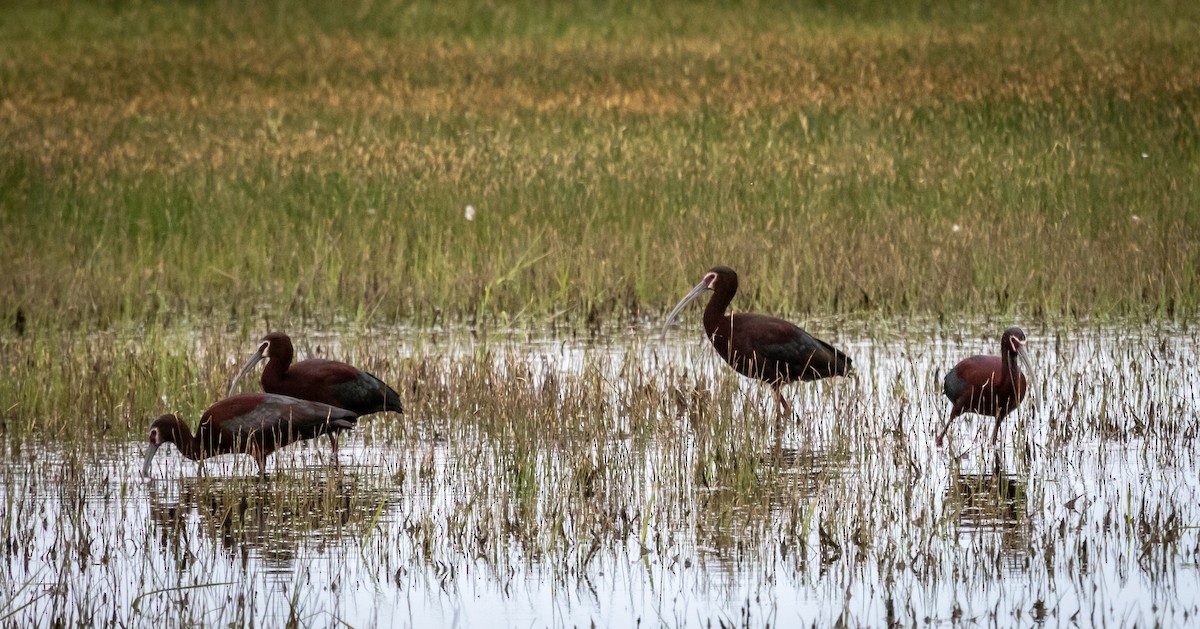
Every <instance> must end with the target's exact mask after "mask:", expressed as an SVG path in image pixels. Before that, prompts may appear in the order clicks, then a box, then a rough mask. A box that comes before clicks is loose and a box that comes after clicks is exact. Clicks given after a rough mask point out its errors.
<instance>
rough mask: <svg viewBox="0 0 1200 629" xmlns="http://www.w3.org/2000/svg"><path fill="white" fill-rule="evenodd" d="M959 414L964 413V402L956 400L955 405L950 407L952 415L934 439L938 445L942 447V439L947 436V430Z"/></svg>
mask: <svg viewBox="0 0 1200 629" xmlns="http://www.w3.org/2000/svg"><path fill="white" fill-rule="evenodd" d="M959 415H962V404H960V403H958V402H955V403H954V407H953V408H951V409H950V417H949V418H948V419H946V424H945V425H944V426H942V429H941V430H940V431H938V434H937V439H936V440H935V441H934V444H935V445H937V447H939V448H940V447H942V440H943V439H945V438H946V431H947V430H950V424H951V423H952V422H953V421H954V418H955V417H958V416H959Z"/></svg>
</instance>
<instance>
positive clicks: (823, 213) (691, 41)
mask: <svg viewBox="0 0 1200 629" xmlns="http://www.w3.org/2000/svg"><path fill="white" fill-rule="evenodd" d="M835 4H839V5H840V4H841V3H835ZM3 12H4V20H3V21H2V22H0V216H2V220H3V226H4V229H3V230H2V233H0V265H2V266H3V268H4V269H5V272H4V279H3V280H2V283H0V316H3V317H6V318H7V319H8V321H9V322H10V323H13V322H16V321H17V320H18V319H19V320H20V321H22V322H23V325H24V324H28V325H41V326H50V327H57V326H65V327H71V326H76V325H80V324H82V325H86V326H88V327H94V326H97V325H98V326H100V327H106V326H107V325H110V324H113V323H120V322H124V321H130V322H134V323H136V324H147V323H156V322H157V323H164V322H165V323H169V322H172V321H177V320H178V319H179V318H180V317H183V316H191V317H203V318H208V317H212V316H218V317H231V318H232V319H233V320H234V321H236V322H238V323H239V324H241V325H254V326H259V325H260V322H261V320H262V319H264V318H269V319H275V320H278V319H286V320H292V321H296V320H304V321H306V322H310V323H312V324H314V325H318V326H324V325H329V324H330V323H332V322H333V321H335V320H340V321H345V320H350V321H355V322H358V323H367V324H371V325H381V324H388V323H394V322H408V323H413V324H418V325H423V324H429V323H439V322H441V321H444V320H447V319H448V320H451V321H460V320H471V321H499V322H501V323H505V322H512V321H525V322H532V323H534V324H539V323H542V322H546V321H550V320H556V321H557V320H565V321H570V322H576V323H580V322H596V321H607V320H613V319H615V320H617V321H622V320H628V318H629V317H631V316H633V317H636V316H639V315H647V314H651V315H652V314H657V313H660V312H661V311H663V310H664V309H665V308H667V307H669V305H670V301H671V298H672V297H673V296H675V295H676V294H677V293H678V291H679V289H680V287H681V286H685V285H686V284H687V282H688V281H690V280H691V279H692V278H693V277H694V276H695V274H696V273H698V272H700V271H702V270H703V269H706V268H708V267H710V266H712V265H713V264H716V263H724V264H729V265H730V266H733V267H734V268H736V269H737V270H738V271H740V272H742V273H743V275H744V277H745V278H746V282H745V284H746V286H745V288H746V289H748V290H747V292H746V293H745V295H744V297H743V301H742V302H741V303H740V307H743V308H747V309H751V308H753V309H759V310H765V311H769V312H777V313H781V314H782V313H795V312H816V311H819V312H840V313H864V314H868V315H873V314H878V313H885V314H893V315H895V314H900V315H907V314H913V313H922V314H945V315H955V314H961V313H963V312H967V313H977V314H978V313H993V312H1010V313H1011V312H1021V313H1025V314H1032V315H1047V316H1055V315H1061V316H1069V317H1070V316H1093V315H1109V314H1116V315H1120V314H1137V315H1149V316H1165V317H1183V316H1187V315H1189V314H1194V313H1195V312H1196V311H1197V307H1198V306H1200V279H1198V277H1197V269H1198V268H1200V214H1198V212H1197V210H1196V201H1197V199H1198V198H1200V195H1198V194H1197V192H1198V191H1197V186H1200V177H1198V176H1197V174H1198V170H1200V144H1198V137H1200V133H1198V130H1200V112H1198V110H1197V105H1196V103H1197V102H1200V101H1198V99H1197V98H1196V95H1197V93H1198V88H1200V65H1198V64H1200V61H1197V60H1200V41H1198V40H1197V38H1196V37H1195V36H1194V35H1195V27H1196V25H1197V23H1200V9H1198V8H1197V7H1196V6H1195V5H1194V3H1189V2H1155V3H1151V4H1149V5H1145V6H1143V5H1138V6H1133V5H1126V4H1124V3H1118V2H1069V1H1066V2H1059V3H1050V4H1049V5H1043V3H1036V4H1031V3H1025V2H999V3H982V4H975V5H972V6H970V7H950V6H946V7H940V8H939V7H938V6H937V5H936V4H934V5H930V4H929V3H924V2H898V3H890V2H888V3H883V2H880V3H874V2H866V1H864V2H857V3H849V5H847V6H845V7H838V8H835V7H833V6H832V5H828V6H827V5H826V3H779V4H776V3H768V2H761V3H760V2H751V3H715V4H713V5H709V6H705V7H697V6H694V5H692V4H690V3H653V4H652V5H646V4H645V3H622V2H612V3H579V4H570V3H567V4H553V5H538V4H531V3H502V4H499V5H485V6H477V5H476V4H475V3H469V4H458V3H453V2H451V3H428V4H422V3H415V4H398V3H386V2H385V3H370V2H368V3H359V4H353V3H352V4H346V5H343V4H340V3H334V4H328V3H317V2H303V1H296V2H293V1H290V0H276V1H274V2H267V3H258V4H256V5H254V6H253V7H246V6H243V5H240V4H228V3H223V2H201V3H183V4H180V3H167V4H160V3H141V2H131V3H117V4H112V5H109V4H101V3H97V4H91V3H32V2H30V3H15V4H10V5H7V6H6V8H5V9H4V10H3ZM467 206H471V207H472V208H473V209H474V213H473V218H472V219H468V218H467V212H466V208H467ZM256 329H257V328H256Z"/></svg>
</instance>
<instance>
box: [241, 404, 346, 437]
mask: <svg viewBox="0 0 1200 629" xmlns="http://www.w3.org/2000/svg"><path fill="white" fill-rule="evenodd" d="M357 421H358V415H356V414H354V413H353V412H351V411H348V410H345V409H342V408H337V407H335V406H329V405H328V404H321V403H320V402H309V401H307V400H298V399H296V398H291V397H287V396H285V395H274V394H271V393H267V394H264V395H263V396H262V401H261V402H259V403H258V404H257V405H255V406H254V407H253V408H251V409H249V410H247V411H246V412H244V413H241V414H239V415H236V416H233V417H229V418H226V419H225V420H224V421H222V422H221V429H222V430H223V431H228V432H229V433H231V434H232V435H233V436H234V437H236V438H237V439H239V440H245V439H249V438H250V436H251V435H252V434H254V433H258V432H263V431H271V432H280V433H283V434H291V435H295V436H296V437H297V438H300V439H310V438H312V437H315V436H317V435H321V434H325V433H327V432H337V431H338V430H345V429H348V428H351V427H353V426H354V424H355V423H356V422H357Z"/></svg>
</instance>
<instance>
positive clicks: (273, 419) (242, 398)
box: [142, 393, 358, 476]
mask: <svg viewBox="0 0 1200 629" xmlns="http://www.w3.org/2000/svg"><path fill="white" fill-rule="evenodd" d="M356 423H358V415H357V414H355V413H354V412H353V411H348V410H346V409H343V408H335V407H333V406H329V405H328V404H321V403H319V402H310V401H308V400H297V399H296V398H292V397H288V396H286V395H273V394H271V393H245V394H242V395H235V396H233V397H229V398H225V399H224V400H221V401H220V402H217V403H216V404H213V405H212V406H210V407H208V409H207V410H205V411H204V415H203V416H201V417H200V424H199V425H198V426H197V427H196V433H195V434H192V430H191V428H188V425H187V423H186V422H184V421H183V420H181V419H179V417H177V416H175V415H163V416H161V417H159V418H158V419H156V420H154V423H152V424H150V436H149V438H148V441H149V446H148V447H147V448H146V461H145V463H143V464H142V476H150V463H151V462H152V461H153V460H154V453H155V452H157V451H158V448H159V446H161V445H162V444H164V443H168V442H169V443H173V444H175V447H176V448H179V452H181V453H182V454H183V456H186V457H187V458H189V459H192V460H193V461H201V460H203V459H207V458H208V457H210V456H217V455H220V454H237V453H245V454H249V455H250V456H252V457H254V461H255V462H256V463H258V473H259V475H261V476H266V475H267V457H268V456H270V454H271V453H272V452H274V451H275V450H278V449H279V448H282V447H284V446H287V445H290V444H293V443H295V442H297V441H302V440H304V439H313V438H316V437H318V436H320V435H330V436H333V435H334V434H335V433H338V432H340V431H343V430H349V429H351V428H353V427H354V426H355V424H356Z"/></svg>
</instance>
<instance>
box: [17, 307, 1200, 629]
mask: <svg viewBox="0 0 1200 629" xmlns="http://www.w3.org/2000/svg"><path fill="white" fill-rule="evenodd" d="M1030 332H1031V334H1030V348H1031V349H1032V350H1033V358H1034V365H1035V369H1036V371H1035V376H1034V390H1033V392H1032V397H1031V399H1029V400H1027V401H1026V403H1025V405H1024V406H1022V408H1021V409H1020V410H1019V411H1018V412H1017V413H1015V414H1014V415H1013V416H1010V418H1009V419H1008V420H1007V421H1006V422H1005V423H1004V427H1003V431H1002V442H1001V444H1000V445H999V446H998V447H994V448H993V447H992V446H991V445H990V444H989V443H988V441H987V438H988V436H989V434H990V428H991V420H990V418H974V417H973V416H967V417H964V418H962V419H961V420H960V421H958V422H957V423H956V424H955V426H954V427H953V428H952V429H951V432H950V436H949V437H948V441H947V447H946V448H943V449H938V448H936V447H934V445H933V437H932V434H933V431H934V429H935V426H936V425H937V424H938V423H939V422H940V421H942V418H944V417H945V415H946V412H947V410H948V406H949V403H948V402H946V401H945V400H944V399H943V398H942V397H941V395H940V386H939V385H940V378H941V376H942V375H943V374H944V372H945V369H946V368H948V367H949V366H951V365H953V364H954V363H955V362H956V361H957V360H958V359H960V358H963V357H965V356H967V355H970V354H975V353H984V352H986V353H992V352H993V351H995V347H994V346H995V345H997V344H998V341H997V340H996V339H995V338H990V339H986V340H985V339H979V338H961V339H960V338H951V337H948V336H945V335H942V334H940V333H939V332H938V331H937V330H932V331H931V330H918V331H916V332H911V331H902V332H892V333H879V332H877V331H866V330H863V331H854V330H849V331H843V332H842V333H841V334H840V335H838V336H836V337H832V336H830V335H823V336H827V337H830V340H833V341H835V344H837V345H839V346H840V347H841V348H843V349H844V350H845V351H846V352H847V353H848V354H850V355H851V356H852V357H853V358H854V359H855V361H856V367H857V369H858V375H857V377H855V378H850V379H838V380H834V381H827V382H822V383H817V384H807V385H806V384H801V385H794V386H792V387H789V388H788V389H787V392H788V394H789V397H790V399H791V401H792V403H793V405H794V416H793V417H791V418H788V419H786V420H785V421H783V422H776V421H775V417H774V410H773V407H772V402H771V396H770V392H769V390H768V389H767V388H766V387H764V386H761V385H758V384H756V383H752V382H749V381H746V380H744V379H741V378H738V377H735V376H733V375H731V374H730V373H729V371H728V370H727V369H726V368H725V367H724V366H723V365H721V364H720V363H719V362H718V359H716V358H715V356H714V355H713V353H712V351H711V350H710V349H709V348H708V347H706V346H705V345H704V344H703V341H702V339H699V338H698V335H695V337H694V336H688V335H684V334H682V333H681V334H673V335H672V336H670V337H669V338H668V341H667V343H666V344H659V343H657V341H656V340H651V338H652V337H653V336H654V334H653V332H652V331H649V330H647V331H644V334H643V336H644V338H641V337H639V340H637V341H635V342H633V343H630V344H621V345H613V344H607V343H603V342H589V341H587V340H578V341H575V340H569V341H563V340H547V339H524V340H513V339H508V340H493V341H488V342H486V343H484V344H483V346H482V347H481V345H480V341H477V340H476V341H471V340H469V339H468V340H463V341H460V342H456V343H441V344H439V345H437V346H427V347H420V348H418V349H417V350H416V351H415V352H413V353H412V354H411V355H409V357H408V360H409V361H410V362H408V363H404V364H402V365H401V366H400V367H398V368H397V372H396V373H389V374H380V375H384V376H385V377H386V378H387V379H390V380H393V381H400V382H404V381H405V379H406V378H418V377H419V378H422V379H423V381H422V382H421V383H420V385H421V388H420V390H419V391H418V392H417V393H411V391H413V389H411V388H409V387H403V388H405V389H406V391H407V392H409V393H408V395H410V396H420V399H413V400H410V399H406V404H407V405H408V408H409V412H408V414H407V415H406V416H405V417H404V418H397V417H388V416H375V417H373V418H369V419H365V420H363V423H362V424H361V425H360V428H359V429H358V430H357V431H356V432H355V433H354V434H353V435H351V436H349V437H343V439H342V440H341V441H342V448H341V452H340V456H339V461H340V465H339V466H337V467H336V468H335V467H333V466H332V465H331V464H330V455H329V450H328V444H327V443H326V442H324V441H320V442H314V443H310V444H302V445H300V446H296V447H293V448H289V449H286V450H284V451H281V452H278V453H276V455H274V456H273V457H272V459H271V462H270V464H269V466H268V470H269V472H270V475H269V478H267V479H266V480H258V479H255V478H253V477H252V474H253V473H254V469H255V468H254V464H253V463H252V461H250V459H249V457H245V456H237V457H232V456H229V457H220V458H216V459H211V460H209V461H207V462H206V463H205V464H204V465H203V469H202V470H201V468H200V466H198V465H197V464H195V463H193V462H191V461H188V460H186V459H183V458H182V457H180V456H179V454H178V453H177V452H176V451H175V450H174V449H173V448H172V447H164V448H163V449H162V450H160V454H159V457H158V458H157V459H156V461H155V463H154V466H153V478H152V480H150V481H146V480H144V479H142V478H140V476H139V475H138V471H139V470H140V462H141V455H142V444H141V443H140V442H124V443H122V442H112V441H105V440H103V439H102V438H98V440H97V441H96V442H95V443H91V444H87V445H81V446H77V447H73V448H66V447H62V446H53V445H45V444H43V443H40V442H39V443H33V442H32V440H29V439H25V440H23V441H17V440H14V439H11V438H9V439H7V440H6V441H5V448H4V453H3V458H4V470H5V471H4V483H3V485H2V487H0V493H3V501H2V502H0V505H3V507H2V508H3V509H4V511H3V514H2V515H0V525H2V527H3V542H4V544H3V554H4V556H5V562H4V564H5V565H4V566H3V569H2V570H3V574H4V576H3V579H0V581H2V583H3V585H0V619H2V620H3V622H4V623H5V624H9V625H15V626H30V625H46V624H50V623H51V622H52V621H55V620H61V621H65V622H69V623H75V622H88V623H96V624H99V623H104V624H137V625H142V624H161V623H169V624H179V623H184V624H193V623H194V624H204V625H218V624H226V623H247V622H254V623H255V624H261V625H266V626H277V625H284V624H286V623H288V622H289V621H294V622H296V623H298V624H300V625H320V626H328V625H332V624H335V623H339V622H344V623H348V624H350V625H352V626H363V625H378V624H384V623H386V624H388V625H392V626H395V625H407V626H431V625H439V626H444V625H456V626H495V625H496V624H502V625H520V626H556V625H589V624H591V623H593V622H595V623H596V624H598V625H601V626H631V625H633V624H635V623H639V622H640V623H642V624H648V625H669V626H675V625H697V624H705V623H708V622H713V623H719V622H724V623H727V624H747V625H751V626H759V625H765V624H772V625H776V624H781V625H784V626H794V625H798V624H801V623H803V624H806V625H807V624H816V625H832V624H838V623H842V624H846V625H852V626H881V625H884V624H888V623H893V622H895V623H902V624H906V625H910V624H943V625H959V624H972V625H973V624H988V625H992V624H995V625H1000V626H1028V625H1030V624H1033V623H1043V624H1051V625H1056V626H1057V625H1075V624H1078V625H1119V626H1129V625H1132V624H1138V625H1150V624H1156V623H1161V624H1163V625H1183V624H1188V623H1189V622H1194V619H1195V618H1196V615H1197V614H1200V603H1198V602H1197V599H1196V598H1195V596H1194V592H1196V591H1200V572H1198V569H1197V568H1198V566H1200V563H1198V561H1200V535H1198V533H1197V528H1196V526H1197V524H1198V523H1200V474H1198V470H1197V466H1196V463H1195V461H1196V456H1195V453H1196V452H1195V450H1196V443H1195V441H1196V434H1197V430H1198V425H1200V411H1198V409H1200V383H1197V382H1196V379H1195V378H1194V377H1193V376H1194V374H1195V365H1196V364H1197V362H1198V360H1197V359H1198V358H1200V356H1197V347H1198V346H1200V344H1198V343H1197V337H1196V333H1195V332H1194V331H1190V330H1188V329H1166V330H1163V329H1158V328H1155V329H1150V328H1147V329H1143V330H1135V331H1134V332H1132V333H1130V332H1129V331H1128V330H1118V329H1115V328H1113V329H1108V328H1093V329H1085V330H1083V331H1074V332H1070V333H1067V332H1065V331H1057V332H1054V333H1051V334H1046V335H1041V336H1039V335H1038V334H1037V331H1036V330H1031V331H1030ZM406 334H407V333H406ZM639 334H642V333H639ZM373 342H378V343H380V344H396V343H399V342H400V340H399V339H388V338H387V337H386V335H380V336H379V338H378V339H377V340H376V341H373ZM332 346H333V349H334V353H336V352H337V350H339V349H341V348H340V347H338V346H337V345H336V343H334V344H333V345H332ZM413 356H419V359H418V358H413ZM464 357H466V358H464ZM242 358H244V357H242V356H239V355H232V354H231V355H230V356H220V357H216V358H215V359H214V360H216V361H218V362H220V363H227V364H230V365H236V363H237V362H238V361H240V360H241V359H242ZM350 358H351V360H352V361H353V360H354V359H356V357H355V356H350ZM418 360H419V361H420V362H416V361H418ZM235 369H236V367H235V366H234V367H230V376H232V374H233V372H234V371H235ZM222 391H223V389H222ZM492 395H503V396H508V397H509V398H510V399H511V400H513V401H512V402H511V403H509V402H508V401H505V402H504V403H496V404H491V403H489V399H490V398H489V396H492ZM214 399H215V398H214ZM199 411H200V409H196V410H195V412H194V413H193V416H192V417H189V418H188V419H189V420H190V421H193V422H194V421H195V417H196V416H198V415H199ZM157 412H158V411H157V409H148V410H147V412H146V414H147V415H153V414H156V413H157Z"/></svg>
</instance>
